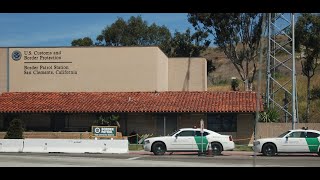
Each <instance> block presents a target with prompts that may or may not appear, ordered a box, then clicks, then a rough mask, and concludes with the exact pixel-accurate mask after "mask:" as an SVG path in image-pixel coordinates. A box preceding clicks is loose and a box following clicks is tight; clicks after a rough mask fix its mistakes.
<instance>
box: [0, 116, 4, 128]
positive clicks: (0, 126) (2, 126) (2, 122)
mask: <svg viewBox="0 0 320 180" xmlns="http://www.w3.org/2000/svg"><path fill="white" fill-rule="evenodd" d="M3 128H4V117H3V115H2V114H0V130H1V129H3Z"/></svg>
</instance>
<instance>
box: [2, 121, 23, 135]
mask: <svg viewBox="0 0 320 180" xmlns="http://www.w3.org/2000/svg"><path fill="white" fill-rule="evenodd" d="M23 132H24V129H23V125H22V121H21V120H20V119H13V120H12V121H11V122H10V124H9V128H8V131H7V133H6V135H5V137H4V139H23Z"/></svg>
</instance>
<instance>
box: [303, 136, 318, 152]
mask: <svg viewBox="0 0 320 180" xmlns="http://www.w3.org/2000/svg"><path fill="white" fill-rule="evenodd" d="M306 141H307V144H308V147H309V151H310V152H318V149H319V145H320V143H319V140H318V138H306Z"/></svg>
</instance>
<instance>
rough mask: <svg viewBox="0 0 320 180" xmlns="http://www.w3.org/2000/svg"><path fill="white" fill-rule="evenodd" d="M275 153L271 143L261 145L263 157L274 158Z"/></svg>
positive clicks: (275, 148) (275, 150)
mask: <svg viewBox="0 0 320 180" xmlns="http://www.w3.org/2000/svg"><path fill="white" fill-rule="evenodd" d="M276 153H277V147H276V146H275V145H274V144H272V143H267V144H265V145H263V148H262V154H263V155H264V156H274V155H275V154H276Z"/></svg>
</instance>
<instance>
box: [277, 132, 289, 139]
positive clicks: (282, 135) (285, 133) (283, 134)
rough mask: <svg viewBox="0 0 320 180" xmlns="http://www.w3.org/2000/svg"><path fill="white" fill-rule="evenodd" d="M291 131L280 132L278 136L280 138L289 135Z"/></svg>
mask: <svg viewBox="0 0 320 180" xmlns="http://www.w3.org/2000/svg"><path fill="white" fill-rule="evenodd" d="M289 132H290V131H286V132H284V133H282V134H280V135H279V136H278V137H279V138H282V137H284V136H285V135H287V134H288V133H289Z"/></svg>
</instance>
